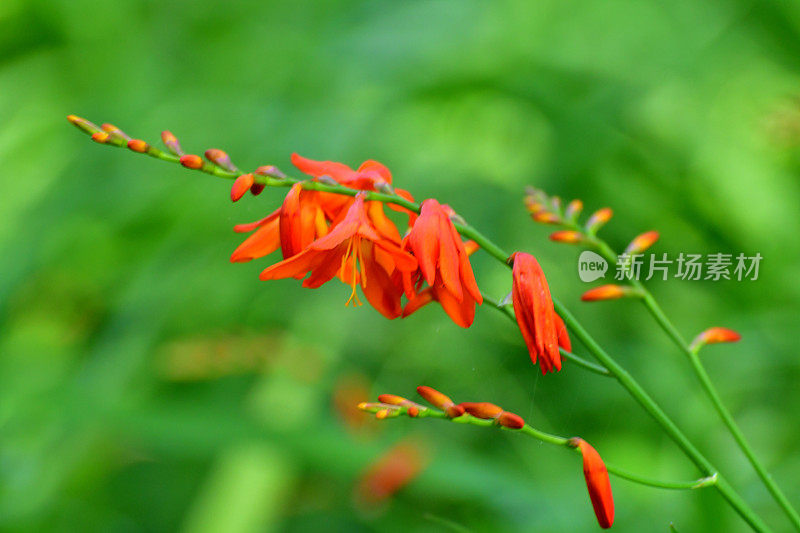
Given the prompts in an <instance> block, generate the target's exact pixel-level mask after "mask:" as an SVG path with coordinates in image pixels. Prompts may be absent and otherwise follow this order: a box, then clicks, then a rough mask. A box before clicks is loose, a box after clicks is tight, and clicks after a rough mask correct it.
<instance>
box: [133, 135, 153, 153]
mask: <svg viewBox="0 0 800 533" xmlns="http://www.w3.org/2000/svg"><path fill="white" fill-rule="evenodd" d="M128 148H130V149H131V150H133V151H134V152H138V153H140V154H144V153H147V151H148V150H149V149H150V145H149V144H147V143H146V142H144V141H143V140H141V139H131V140H130V141H128Z"/></svg>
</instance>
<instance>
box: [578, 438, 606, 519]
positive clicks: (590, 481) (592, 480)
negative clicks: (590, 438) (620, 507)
mask: <svg viewBox="0 0 800 533" xmlns="http://www.w3.org/2000/svg"><path fill="white" fill-rule="evenodd" d="M570 443H571V444H572V445H573V446H576V447H577V448H579V449H580V451H581V455H583V476H584V477H585V478H586V488H587V489H589V498H590V499H591V500H592V507H593V508H594V514H595V516H596V517H597V522H598V523H599V524H600V527H602V528H603V529H608V528H610V527H611V526H612V525H613V524H614V496H613V495H612V494H611V480H609V479H608V470H607V469H606V465H605V463H603V459H602V458H601V457H600V454H599V453H597V450H595V449H594V448H592V446H591V445H590V444H589V443H588V442H586V441H585V440H583V439H580V438H577V437H576V438H574V439H571V442H570Z"/></svg>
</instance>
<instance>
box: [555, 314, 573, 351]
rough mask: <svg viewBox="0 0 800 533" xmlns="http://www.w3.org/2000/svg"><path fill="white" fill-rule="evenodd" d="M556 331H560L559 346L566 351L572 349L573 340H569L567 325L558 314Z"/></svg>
mask: <svg viewBox="0 0 800 533" xmlns="http://www.w3.org/2000/svg"><path fill="white" fill-rule="evenodd" d="M556 331H557V332H558V347H559V348H564V349H565V350H566V351H568V352H571V351H572V341H570V340H569V333H568V332H567V326H566V324H564V321H563V320H562V319H561V317H560V316H558V314H556Z"/></svg>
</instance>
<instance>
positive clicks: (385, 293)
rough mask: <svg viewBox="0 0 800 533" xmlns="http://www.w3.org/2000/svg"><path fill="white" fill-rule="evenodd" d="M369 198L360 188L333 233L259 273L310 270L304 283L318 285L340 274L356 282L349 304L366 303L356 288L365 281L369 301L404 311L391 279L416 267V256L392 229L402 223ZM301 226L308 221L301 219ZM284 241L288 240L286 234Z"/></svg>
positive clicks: (384, 309) (276, 275)
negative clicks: (390, 218)
mask: <svg viewBox="0 0 800 533" xmlns="http://www.w3.org/2000/svg"><path fill="white" fill-rule="evenodd" d="M366 204H372V202H366V203H365V201H364V195H363V193H359V194H358V195H357V196H356V197H355V201H354V202H353V204H352V205H351V206H350V208H349V209H348V210H347V212H346V214H345V216H344V218H343V219H342V220H341V221H340V222H338V223H334V225H333V226H332V227H331V229H330V232H329V233H327V234H326V235H325V236H323V237H320V238H318V239H316V240H314V241H313V242H311V243H309V244H307V245H305V246H303V247H302V250H299V251H297V253H295V254H294V255H291V256H289V257H287V258H286V259H284V260H283V261H281V262H279V263H276V264H274V265H272V266H271V267H269V268H267V269H266V270H264V271H263V272H262V273H261V276H260V278H261V279H262V280H269V279H282V278H287V277H296V278H298V279H299V278H302V277H304V276H305V275H306V274H308V273H310V274H311V275H310V276H309V277H308V278H306V279H305V281H303V286H304V287H308V288H316V287H319V286H321V285H322V284H324V283H326V282H328V281H330V280H331V279H332V278H333V277H334V276H338V277H339V278H340V279H341V280H342V281H344V282H345V283H348V284H349V285H350V286H351V287H352V293H351V295H350V298H349V299H348V300H347V304H350V303H351V302H352V303H353V304H354V305H360V304H361V301H360V300H359V299H358V296H357V294H356V285H361V289H362V290H363V292H364V295H365V296H366V298H367V300H368V301H369V303H370V304H372V306H373V307H374V308H375V309H377V310H378V311H379V312H380V313H381V314H383V315H384V316H386V317H387V318H396V317H398V316H400V313H401V308H400V296H401V294H402V289H401V287H399V286H398V285H397V284H395V283H394V282H393V281H392V275H393V274H394V272H395V271H398V272H400V273H403V272H411V271H413V270H415V269H416V268H417V261H416V259H414V257H413V256H412V255H410V254H409V253H407V252H405V251H404V250H402V249H401V248H400V245H399V236H397V235H391V233H392V230H394V232H395V233H396V231H397V229H396V228H394V226H393V225H391V223H390V222H388V219H382V218H381V215H382V216H383V217H385V214H383V210H382V209H379V208H381V206H380V204H377V208H375V207H372V209H370V207H368V206H367V205H366ZM378 213H380V215H379V214H378ZM300 229H301V230H302V229H305V226H303V225H302V224H301V225H300ZM395 238H396V239H398V240H397V241H395ZM281 245H282V246H284V238H283V235H281Z"/></svg>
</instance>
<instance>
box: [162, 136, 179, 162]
mask: <svg viewBox="0 0 800 533" xmlns="http://www.w3.org/2000/svg"><path fill="white" fill-rule="evenodd" d="M161 142H163V143H164V146H166V147H167V150H169V151H170V152H172V153H173V154H174V155H177V156H179V157H180V156H182V155H183V154H184V152H183V149H182V148H181V144H180V143H179V142H178V138H177V137H175V136H174V135H173V134H172V132H171V131H166V130H165V131H162V132H161Z"/></svg>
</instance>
